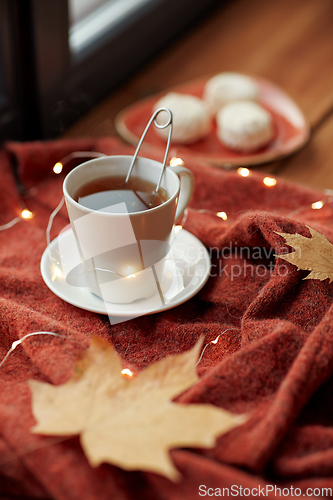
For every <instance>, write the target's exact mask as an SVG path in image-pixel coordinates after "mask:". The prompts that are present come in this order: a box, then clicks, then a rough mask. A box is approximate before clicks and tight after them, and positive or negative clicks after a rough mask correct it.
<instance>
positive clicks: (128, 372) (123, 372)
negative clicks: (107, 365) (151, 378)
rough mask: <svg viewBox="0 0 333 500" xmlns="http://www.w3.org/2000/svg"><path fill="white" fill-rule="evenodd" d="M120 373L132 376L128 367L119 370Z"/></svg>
mask: <svg viewBox="0 0 333 500" xmlns="http://www.w3.org/2000/svg"><path fill="white" fill-rule="evenodd" d="M121 374H122V375H127V376H128V377H133V372H132V371H131V370H130V369H129V368H124V369H123V370H121Z"/></svg>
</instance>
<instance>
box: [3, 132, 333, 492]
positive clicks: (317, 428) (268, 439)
mask: <svg viewBox="0 0 333 500" xmlns="http://www.w3.org/2000/svg"><path fill="white" fill-rule="evenodd" d="M78 150H81V151H82V150H84V151H87V150H94V151H100V152H104V153H107V154H129V153H130V154H131V153H132V152H133V150H132V148H130V147H127V146H124V145H122V144H121V143H120V142H118V141H117V140H115V139H87V140H85V139H83V140H79V141H78V140H72V141H55V142H51V143H31V144H15V143H10V144H7V145H6V147H5V148H3V149H2V151H1V152H0V179H1V180H0V204H1V205H0V206H1V210H0V226H2V225H4V224H6V223H7V222H9V221H10V220H12V219H14V218H15V217H16V216H18V215H19V214H20V213H21V211H22V208H23V207H24V206H26V207H27V208H28V209H29V210H30V211H31V212H33V214H34V218H33V219H31V220H21V221H20V222H18V223H17V224H16V225H14V226H13V227H11V228H9V229H7V230H5V231H1V232H0V318H1V324H0V328H1V338H0V357H1V359H3V357H4V356H5V354H6V353H7V351H8V350H9V349H10V347H11V345H12V342H14V341H15V340H18V339H20V338H22V337H23V336H24V335H26V334H27V333H30V332H36V331H50V332H55V333H59V334H61V335H64V336H66V337H68V338H71V339H74V340H76V341H77V342H72V341H68V340H65V339H63V338H55V337H49V336H47V337H46V336H34V337H30V338H29V339H26V340H25V341H24V342H23V343H22V344H21V345H20V346H18V347H17V348H16V350H15V351H14V352H13V353H11V355H10V356H9V357H8V358H7V360H6V361H5V363H4V364H3V366H2V367H1V368H0V387H1V398H0V433H1V437H0V449H1V454H0V496H1V498H13V497H14V498H20V499H23V498H40V499H49V498H50V499H51V498H52V499H57V500H58V499H59V500H60V499H63V500H96V499H98V500H104V499H105V500H110V499H117V500H118V499H119V500H125V499H126V500H128V499H133V500H134V499H144V500H146V499H147V500H149V499H152V500H155V499H157V500H162V499H163V500H169V499H172V500H173V499H177V500H178V499H179V500H186V499H189V500H190V499H191V500H192V499H194V498H201V496H207V497H208V496H211V494H212V493H214V494H215V493H216V492H217V493H218V491H219V490H218V489H220V490H221V491H222V490H223V488H229V492H230V493H229V496H232V495H231V493H232V491H233V493H234V495H233V496H236V494H235V493H238V496H241V495H240V493H241V492H245V494H246V495H247V496H250V497H252V496H253V497H254V496H255V495H256V492H257V493H258V492H259V493H260V494H259V496H263V493H267V494H268V497H271V498H275V494H277V496H278V493H279V490H277V489H276V488H280V491H281V496H282V491H283V492H284V497H287V498H288V497H290V498H291V497H293V498H294V496H295V495H293V491H296V490H295V488H299V490H297V492H298V493H299V491H301V494H302V495H303V493H304V494H306V492H307V488H311V489H312V490H314V491H315V493H316V494H317V496H318V493H319V492H320V495H323V496H325V494H323V492H322V488H332V489H333V479H332V474H333V406H332V403H331V402H332V398H333V396H332V394H333V390H332V389H333V384H332V378H331V375H332V372H333V363H332V358H333V327H332V320H333V310H332V307H331V304H332V292H333V285H329V283H328V280H326V281H323V282H320V281H319V280H303V278H304V277H305V276H306V275H307V274H308V272H307V271H297V269H296V267H295V266H293V265H291V264H289V263H287V262H285V261H283V260H281V259H276V258H275V257H274V255H275V254H276V253H278V252H279V251H280V250H281V248H282V247H284V246H285V245H284V242H283V239H282V238H281V237H280V236H278V235H277V234H276V232H289V233H294V232H298V233H300V234H302V235H304V236H310V233H309V230H308V229H307V227H306V226H307V225H308V226H311V227H312V228H314V229H316V230H317V231H319V232H321V233H323V234H325V235H326V236H327V238H328V239H329V240H330V241H333V228H332V217H333V204H331V203H329V202H328V203H326V204H325V205H324V206H323V208H322V209H321V210H313V209H312V208H311V204H312V203H313V202H316V201H318V200H320V199H323V200H326V199H327V196H325V195H323V194H322V193H319V192H316V191H314V190H310V189H306V188H302V187H298V186H295V185H292V184H289V183H286V182H284V181H282V180H280V179H278V181H277V184H276V185H275V186H271V187H267V186H266V185H265V184H264V183H263V178H264V177H265V175H264V174H263V173H261V172H260V171H259V172H252V171H251V173H250V175H249V176H248V177H242V176H241V175H239V174H238V173H237V171H229V172H228V171H225V170H222V169H217V168H213V167H210V166H208V165H206V164H205V163H204V162H202V161H197V160H196V159H195V157H190V156H188V155H182V158H183V160H184V161H185V165H186V166H187V167H188V168H189V169H191V170H192V171H193V173H194V175H195V178H196V189H195V194H194V197H193V200H192V202H191V205H190V208H189V213H188V218H187V221H186V223H185V228H186V229H187V230H188V231H190V232H192V233H193V234H194V235H196V236H197V237H198V238H199V239H200V240H201V241H202V242H203V243H204V244H205V245H206V246H207V247H208V248H209V249H210V253H211V256H212V263H213V267H212V272H211V277H210V278H209V280H208V282H207V284H206V285H205V286H204V288H203V289H202V290H201V291H200V292H199V293H198V294H197V295H196V296H195V297H193V298H192V299H191V300H189V301H188V302H186V303H184V304H182V305H180V306H178V307H176V308H174V309H171V310H169V311H166V312H163V313H158V314H153V315H150V316H143V317H139V318H136V319H133V320H131V321H127V322H123V323H119V324H116V325H113V326H111V325H110V322H109V320H108V317H107V316H102V315H98V314H95V313H91V312H87V311H85V310H82V309H78V308H76V307H74V306H72V305H70V304H68V303H66V302H64V301H63V300H61V299H60V298H58V297H57V296H55V295H54V294H53V293H52V292H51V291H50V290H49V289H48V288H47V286H46V285H45V284H44V282H43V280H42V278H41V274H40V268H39V264H40V259H41V256H42V253H43V251H44V250H45V247H46V239H45V230H46V226H47V223H48V219H49V216H50V213H51V212H52V210H53V209H54V208H55V207H56V206H57V204H58V203H59V201H60V199H61V197H62V189H61V187H62V181H63V178H64V173H65V172H64V173H62V174H60V175H56V174H54V173H53V171H52V167H53V165H54V163H55V162H57V161H59V159H60V158H62V157H63V156H65V155H66V154H68V153H70V152H72V151H78ZM146 155H147V156H148V155H149V157H154V158H155V159H161V158H162V155H163V152H160V151H150V153H146ZM76 164H77V162H76V163H75V161H73V162H72V163H70V164H69V165H68V166H67V168H70V167H73V166H75V165H76ZM222 211H223V212H225V213H226V214H227V220H223V218H220V217H217V216H216V213H217V212H222ZM67 223H68V219H67V214H66V209H65V208H63V209H62V210H61V212H60V214H59V215H58V216H57V217H56V218H55V221H54V225H53V231H52V238H54V237H56V236H57V235H58V234H59V231H60V230H61V229H62V228H63V227H64V226H65V225H66V224H67ZM225 330H228V331H226V332H225ZM223 332H225V333H223ZM93 334H94V335H99V336H101V337H103V338H104V339H107V340H108V341H109V342H110V343H111V344H112V345H113V346H114V347H115V349H116V350H117V352H118V353H119V355H120V356H121V357H122V358H123V360H124V361H125V363H126V366H128V367H134V368H135V369H136V371H137V370H140V369H142V368H143V367H145V366H147V365H149V364H150V363H152V362H153V361H156V360H158V359H161V358H162V357H164V356H167V355H169V354H175V353H179V352H183V351H185V350H188V349H189V348H191V347H192V346H193V345H194V344H195V342H196V341H197V339H198V337H199V336H200V335H204V338H205V340H204V345H205V344H207V343H210V342H211V341H212V340H214V339H215V338H216V337H217V336H218V335H220V334H222V335H221V337H220V338H219V341H218V342H217V343H216V344H209V345H208V347H207V349H206V350H205V353H204V355H203V357H202V360H201V361H200V363H199V365H198V373H199V375H200V382H199V383H198V384H196V385H195V386H194V387H193V388H191V389H190V390H188V391H187V392H186V393H185V394H184V395H182V396H180V397H179V398H178V401H179V402H180V403H197V402H200V403H211V404H214V405H216V406H219V407H221V408H225V409H227V410H230V411H233V412H237V413H243V412H246V413H247V414H248V416H249V420H248V421H247V423H246V424H244V425H242V426H241V427H239V428H236V429H234V430H232V431H230V432H229V433H228V434H226V435H224V436H222V437H221V438H219V439H218V441H217V445H216V446H215V448H213V449H210V450H199V449H177V450H172V451H171V456H172V459H173V460H174V462H175V465H176V467H177V468H178V469H179V470H180V472H181V473H182V475H183V479H182V481H181V482H180V483H177V484H175V483H172V482H170V481H169V480H168V479H166V478H164V477H161V476H159V475H157V474H153V473H149V472H139V471H138V472H129V471H124V470H121V469H119V468H117V467H114V466H111V465H108V464H103V465H102V466H100V467H97V468H92V467H90V466H89V464H88V462H87V459H86V458H85V456H84V454H83V452H82V450H81V448H80V445H79V441H78V439H77V438H73V439H67V440H61V439H58V438H49V437H41V436H36V435H33V434H31V433H30V432H29V429H30V427H31V426H33V425H34V418H33V416H32V412H31V394H30V391H29V388H28V384H27V380H28V379H31V378H33V379H36V380H42V381H46V382H49V383H54V384H59V383H63V382H64V381H66V380H67V379H68V378H69V377H70V376H71V374H72V370H73V366H74V363H75V359H76V355H77V353H78V352H79V351H83V350H84V349H85V347H87V346H89V344H90V339H91V336H92V335H93ZM231 488H233V490H232V489H231ZM240 488H248V489H245V490H241V489H240ZM253 488H254V489H253ZM258 488H264V489H261V490H260V489H259V490H258ZM274 488H275V490H274ZM283 488H285V490H283ZM292 488H294V490H293V489H292ZM327 491H329V490H327ZM226 492H227V490H225V496H226V495H227V493H226ZM248 492H250V495H249V494H248ZM309 493H311V492H310V490H309V491H308V492H307V494H309Z"/></svg>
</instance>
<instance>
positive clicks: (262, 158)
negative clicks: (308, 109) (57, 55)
mask: <svg viewBox="0 0 333 500" xmlns="http://www.w3.org/2000/svg"><path fill="white" fill-rule="evenodd" d="M252 78H253V79H254V80H255V81H256V83H257V84H258V86H259V89H260V97H259V103H260V104H261V105H262V106H263V107H265V108H266V109H267V110H268V111H270V113H271V114H272V117H273V122H274V126H275V131H276V132H275V138H274V139H273V140H272V141H271V142H270V143H269V145H268V146H266V147H265V148H262V149H260V150H258V151H255V152H254V153H246V154H241V153H238V152H236V151H231V150H230V149H228V148H226V147H225V146H224V145H223V144H222V143H221V142H220V141H219V140H218V138H217V136H216V123H215V120H213V123H212V129H211V132H210V134H209V135H208V136H207V137H205V138H204V139H201V140H200V141H197V142H196V143H193V144H178V143H177V144H175V146H177V147H179V148H181V149H183V150H186V151H188V152H191V153H194V154H196V155H197V156H198V157H201V158H204V159H206V160H207V161H209V162H211V163H213V164H215V165H218V166H223V165H226V166H227V165H228V166H229V165H256V164H260V163H266V162H268V161H273V160H276V159H277V158H281V157H283V156H286V155H289V154H290V153H292V152H294V151H296V150H297V149H299V148H300V147H302V146H303V145H304V144H305V143H306V141H307V140H308V138H309V133H310V127H309V124H308V121H307V120H306V118H305V117H304V115H303V113H302V112H301V110H300V109H299V107H298V106H297V105H296V104H295V102H294V101H293V100H292V99H291V98H290V97H289V96H288V95H287V94H285V92H283V91H282V90H281V89H279V88H278V87H277V86H276V85H274V84H273V83H271V82H269V81H267V80H265V79H263V78H260V77H257V76H252ZM207 80H208V78H204V79H200V80H194V81H192V82H188V83H185V84H183V85H179V86H177V87H174V88H173V89H172V91H173V92H179V93H182V94H191V95H194V96H197V97H202V93H203V88H204V85H205V83H206V81H207ZM167 92H168V91H164V92H161V93H159V94H155V95H154V96H151V97H148V98H147V99H143V100H141V101H138V102H137V103H135V104H133V105H131V106H128V107H127V108H125V109H124V110H122V111H121V112H120V113H119V114H118V115H117V117H116V121H115V125H116V128H117V130H118V132H119V134H120V135H121V136H122V137H123V138H124V139H126V140H127V141H128V142H130V143H131V144H134V145H137V143H138V140H139V138H140V137H141V135H142V133H143V131H144V128H145V126H146V124H147V123H148V121H149V119H150V117H151V115H152V113H153V106H154V104H155V103H156V101H158V99H160V98H161V96H163V95H165V94H166V93H167ZM145 141H146V142H147V143H148V144H151V145H152V146H158V147H161V148H165V141H163V140H162V139H161V138H160V137H159V136H158V135H157V133H156V130H154V127H151V128H150V129H149V131H148V133H147V136H146V139H145Z"/></svg>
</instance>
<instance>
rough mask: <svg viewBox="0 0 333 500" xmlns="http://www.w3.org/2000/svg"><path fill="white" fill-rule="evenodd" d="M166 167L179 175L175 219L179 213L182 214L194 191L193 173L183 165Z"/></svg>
mask: <svg viewBox="0 0 333 500" xmlns="http://www.w3.org/2000/svg"><path fill="white" fill-rule="evenodd" d="M168 168H170V169H171V170H172V171H173V172H175V174H177V175H178V177H180V192H179V199H178V204H177V210H176V216H175V221H176V220H178V219H179V217H180V216H181V215H183V213H184V210H185V208H186V207H187V205H188V204H189V202H190V200H191V197H192V194H193V191H194V175H193V174H192V172H191V171H190V170H188V168H185V167H180V166H174V167H171V166H169V167H168Z"/></svg>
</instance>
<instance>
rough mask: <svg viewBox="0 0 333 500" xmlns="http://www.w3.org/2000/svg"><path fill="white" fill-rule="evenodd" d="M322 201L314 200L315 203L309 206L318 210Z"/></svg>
mask: <svg viewBox="0 0 333 500" xmlns="http://www.w3.org/2000/svg"><path fill="white" fill-rule="evenodd" d="M323 206H324V203H323V202H322V201H316V202H315V203H312V205H311V207H312V208H313V209H314V210H319V209H320V208H323Z"/></svg>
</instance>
